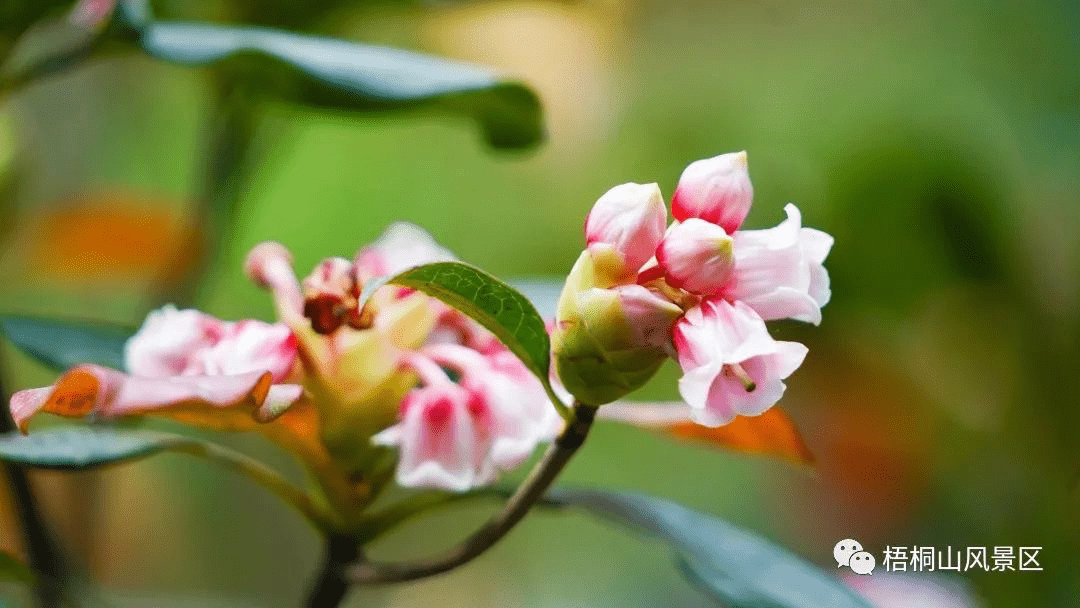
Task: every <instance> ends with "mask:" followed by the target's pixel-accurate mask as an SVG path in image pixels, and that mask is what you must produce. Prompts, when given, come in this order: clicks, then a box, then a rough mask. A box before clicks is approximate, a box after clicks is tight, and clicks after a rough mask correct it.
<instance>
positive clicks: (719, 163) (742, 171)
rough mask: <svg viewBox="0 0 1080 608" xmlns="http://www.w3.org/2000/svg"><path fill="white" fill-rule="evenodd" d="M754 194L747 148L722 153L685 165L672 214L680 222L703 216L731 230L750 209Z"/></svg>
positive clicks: (672, 204)
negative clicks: (747, 164)
mask: <svg viewBox="0 0 1080 608" xmlns="http://www.w3.org/2000/svg"><path fill="white" fill-rule="evenodd" d="M753 195H754V189H753V187H752V186H751V184H750V174H749V173H748V172H747V168H746V152H733V153H730V154H721V155H720V156H716V157H713V158H708V159H705V160H699V161H696V162H693V163H690V165H689V166H688V167H686V169H685V170H684V171H683V173H682V176H681V177H680V178H679V185H678V186H677V187H676V188H675V194H674V196H673V197H672V201H671V214H672V215H674V216H675V219H676V220H678V221H680V222H682V221H686V220H688V219H690V218H700V219H702V220H705V221H706V222H710V223H712V224H716V225H718V226H720V227H721V228H723V229H724V230H726V231H727V232H728V233H732V232H735V230H737V229H738V228H739V226H740V225H741V224H742V222H743V220H744V219H746V214H747V213H749V212H750V202H751V200H752V199H753Z"/></svg>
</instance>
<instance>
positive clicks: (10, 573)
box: [0, 551, 37, 605]
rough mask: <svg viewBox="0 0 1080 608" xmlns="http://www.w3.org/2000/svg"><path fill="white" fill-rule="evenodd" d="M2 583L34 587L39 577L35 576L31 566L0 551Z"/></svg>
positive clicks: (0, 579)
mask: <svg viewBox="0 0 1080 608" xmlns="http://www.w3.org/2000/svg"><path fill="white" fill-rule="evenodd" d="M0 582H15V583H25V584H27V585H33V584H35V583H36V582H37V576H36V575H34V571H33V570H31V569H30V567H29V566H27V565H26V564H24V563H22V562H21V561H19V560H18V559H16V558H15V557H14V556H13V555H11V554H9V553H7V552H5V551H0ZM0 605H2V604H0Z"/></svg>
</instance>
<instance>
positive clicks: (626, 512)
mask: <svg viewBox="0 0 1080 608" xmlns="http://www.w3.org/2000/svg"><path fill="white" fill-rule="evenodd" d="M544 502H545V503H546V504H549V505H554V506H562V507H577V508H581V509H584V510H587V511H589V512H591V513H594V514H596V515H600V516H602V517H605V518H608V519H611V520H614V521H616V522H618V523H620V524H623V525H626V526H629V527H631V528H635V529H638V530H641V531H644V532H649V533H651V534H653V535H655V536H656V537H658V538H660V539H661V540H664V541H666V542H667V543H669V544H670V545H671V546H672V547H673V548H674V549H675V550H676V552H677V554H679V555H683V556H685V561H684V563H683V564H681V566H682V567H683V569H684V570H685V571H687V572H688V573H689V574H690V575H691V576H690V578H691V580H692V582H694V583H695V584H697V585H700V586H701V587H702V588H703V589H704V590H705V591H706V592H707V593H708V594H709V595H710V596H712V597H714V598H716V599H718V600H720V601H721V602H722V603H723V604H724V605H726V606H729V607H730V608H818V607H820V606H829V607H830V608H872V607H871V606H870V604H868V603H867V602H866V601H865V600H863V599H862V598H860V597H858V596H857V595H856V594H855V593H854V592H853V591H851V590H850V589H848V588H847V587H846V586H844V585H843V584H842V583H841V582H840V581H838V580H836V579H834V578H832V577H831V576H828V575H826V574H824V573H823V572H822V571H821V570H819V569H818V568H817V567H815V566H814V565H812V564H810V563H808V562H806V561H804V560H803V559H801V558H799V557H798V556H796V555H794V554H792V553H791V552H789V551H787V550H786V549H783V548H782V547H779V546H777V545H775V544H774V543H772V542H771V541H769V540H766V539H764V538H762V537H760V536H758V535H756V534H754V533H751V532H748V531H746V530H743V529H741V528H738V527H736V526H734V525H732V524H729V523H727V522H725V521H723V520H720V519H718V518H716V517H712V516H711V515H706V514H705V513H701V512H699V511H694V510H692V509H688V508H686V507H684V506H682V505H679V504H677V503H675V502H672V501H669V500H664V499H660V498H654V497H650V496H646V495H643V494H635V493H629V492H605V491H598V490H573V489H558V490H554V491H551V492H549V493H548V494H547V496H546V497H545V498H544Z"/></svg>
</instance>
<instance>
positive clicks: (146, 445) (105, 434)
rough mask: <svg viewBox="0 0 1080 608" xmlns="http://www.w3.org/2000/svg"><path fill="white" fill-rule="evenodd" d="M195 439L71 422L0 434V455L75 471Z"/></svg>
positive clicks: (11, 459) (24, 463) (46, 467)
mask: <svg viewBox="0 0 1080 608" xmlns="http://www.w3.org/2000/svg"><path fill="white" fill-rule="evenodd" d="M195 443H198V441H197V440H195V439H189V438H187V437H183V436H181V435H172V434H167V433H157V432H154V431H135V430H120V429H112V428H94V427H88V426H72V427H64V428H60V429H54V430H47V431H41V432H38V433H31V434H29V435H19V434H16V433H10V434H7V435H0V459H2V460H7V461H9V462H14V463H17V464H21V465H24V466H28V467H33V468H38V469H57V470H63V471H77V470H84V469H92V468H95V467H99V466H104V465H108V464H114V463H119V462H124V461H128V460H135V459H138V458H145V457H147V456H153V455H154V454H157V453H158V452H162V451H164V450H170V449H177V448H180V447H184V446H189V445H192V444H195Z"/></svg>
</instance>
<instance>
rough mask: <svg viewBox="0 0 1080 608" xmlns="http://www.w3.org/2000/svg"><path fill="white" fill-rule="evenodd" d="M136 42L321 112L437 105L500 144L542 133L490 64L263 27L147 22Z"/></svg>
mask: <svg viewBox="0 0 1080 608" xmlns="http://www.w3.org/2000/svg"><path fill="white" fill-rule="evenodd" d="M138 44H139V46H140V47H141V48H142V49H143V50H144V51H145V52H146V53H148V54H149V55H151V56H153V57H155V58H157V59H161V60H163V61H168V62H171V63H177V64H181V65H189V66H210V65H224V66H226V67H228V68H229V69H232V70H234V73H237V74H242V75H244V76H246V77H248V78H247V79H246V80H247V82H249V83H258V85H259V92H260V93H261V94H262V95H265V96H268V97H271V98H276V99H279V100H283V101H287V102H291V103H298V104H301V105H305V106H310V107H314V108H319V109H325V110H335V111H344V112H358V111H359V112H366V111H380V110H381V111H387V110H403V109H415V110H435V111H439V112H448V113H452V114H461V115H465V116H469V117H472V118H473V119H475V120H476V121H477V122H478V123H479V124H480V126H481V127H482V129H483V131H484V136H485V138H486V140H487V141H488V143H490V144H491V145H492V146H495V147H497V148H520V147H527V146H532V145H534V144H536V143H538V142H539V141H540V140H541V139H542V138H543V125H542V122H541V108H540V101H539V99H538V98H537V96H536V94H535V93H534V92H533V91H532V90H530V89H529V88H528V87H526V86H524V85H522V84H519V83H516V82H513V81H509V80H505V79H503V78H502V77H500V76H499V75H498V74H497V73H495V72H493V71H492V70H489V69H486V68H481V67H477V66H472V65H466V64H463V63H458V62H454V61H450V60H447V59H442V58H438V57H433V56H428V55H423V54H419V53H413V52H409V51H404V50H401V49H393V48H387V47H380V46H370V45H365V44H359V43H355V42H349V41H346V40H338V39H333V38H325V37H318V36H310V35H305V34H297V33H292V32H286V31H282V30H275V29H269V28H261V27H247V26H227V25H217V24H209V23H179V22H163V21H162V22H151V23H149V24H148V25H146V26H145V27H143V28H142V30H141V32H140V37H139V42H138Z"/></svg>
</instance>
